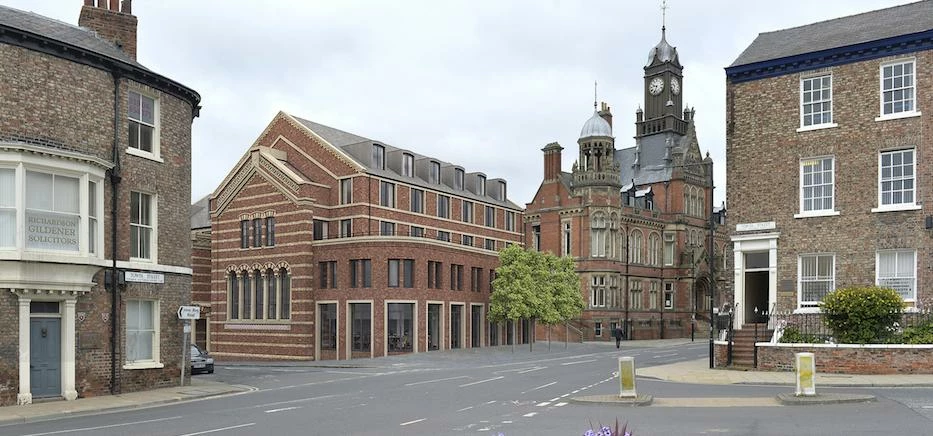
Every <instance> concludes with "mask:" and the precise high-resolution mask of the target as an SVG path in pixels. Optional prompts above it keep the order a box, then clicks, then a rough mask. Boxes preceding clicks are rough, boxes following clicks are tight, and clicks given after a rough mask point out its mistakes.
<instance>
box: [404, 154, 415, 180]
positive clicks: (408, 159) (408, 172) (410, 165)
mask: <svg viewBox="0 0 933 436" xmlns="http://www.w3.org/2000/svg"><path fill="white" fill-rule="evenodd" d="M401 169H402V175H403V176H406V177H412V176H414V175H415V155H413V154H411V153H402V168H401Z"/></svg>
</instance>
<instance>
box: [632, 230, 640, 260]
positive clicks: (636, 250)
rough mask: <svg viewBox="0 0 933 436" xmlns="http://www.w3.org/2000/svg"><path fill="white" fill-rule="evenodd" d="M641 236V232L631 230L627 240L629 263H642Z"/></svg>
mask: <svg viewBox="0 0 933 436" xmlns="http://www.w3.org/2000/svg"><path fill="white" fill-rule="evenodd" d="M641 253H642V234H641V230H638V229H635V230H632V236H631V238H630V240H629V262H631V263H642V255H641Z"/></svg>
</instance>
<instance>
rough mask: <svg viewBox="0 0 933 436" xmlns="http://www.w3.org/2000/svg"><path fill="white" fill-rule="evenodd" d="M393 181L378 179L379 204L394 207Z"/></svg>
mask: <svg viewBox="0 0 933 436" xmlns="http://www.w3.org/2000/svg"><path fill="white" fill-rule="evenodd" d="M395 198H396V196H395V183H392V182H389V181H385V180H380V181H379V205H380V206H382V207H391V208H395Z"/></svg>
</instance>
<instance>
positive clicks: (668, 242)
mask: <svg viewBox="0 0 933 436" xmlns="http://www.w3.org/2000/svg"><path fill="white" fill-rule="evenodd" d="M662 250H663V252H664V253H663V256H664V266H672V265H674V259H675V258H676V257H677V256H676V255H675V254H676V253H675V251H676V250H677V240H676V238H675V236H674V234H673V233H664V237H663V242H662Z"/></svg>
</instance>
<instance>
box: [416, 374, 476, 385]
mask: <svg viewBox="0 0 933 436" xmlns="http://www.w3.org/2000/svg"><path fill="white" fill-rule="evenodd" d="M458 378H469V376H465V375H461V376H457V377H447V378H439V379H435V380H424V381H420V382H413V383H405V386H415V385H421V384H425V383H435V382H442V381H447V380H456V379H458Z"/></svg>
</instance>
